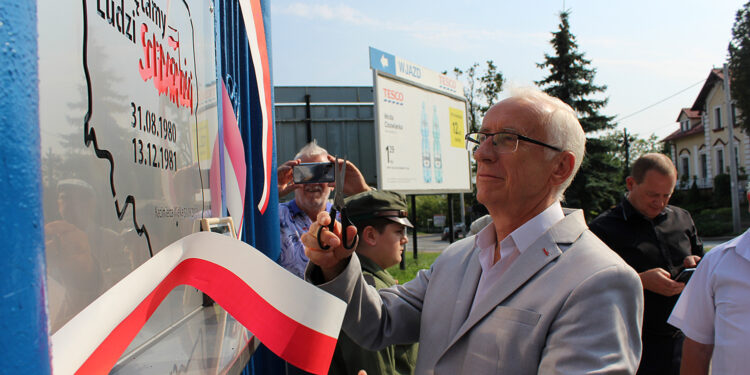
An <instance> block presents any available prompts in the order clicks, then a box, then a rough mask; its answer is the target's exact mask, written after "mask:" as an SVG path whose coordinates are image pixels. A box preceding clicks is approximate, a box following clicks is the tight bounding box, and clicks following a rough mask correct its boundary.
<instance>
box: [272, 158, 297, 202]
mask: <svg viewBox="0 0 750 375" xmlns="http://www.w3.org/2000/svg"><path fill="white" fill-rule="evenodd" d="M300 163H301V160H300V159H297V160H289V161H288V162H286V163H284V164H282V165H281V166H279V168H278V169H277V170H276V178H277V180H278V181H277V183H278V187H279V197H283V196H285V195H287V194H289V193H291V192H292V191H293V190H294V189H296V188H297V185H296V184H295V183H294V174H293V170H294V166H296V165H299V164H300Z"/></svg>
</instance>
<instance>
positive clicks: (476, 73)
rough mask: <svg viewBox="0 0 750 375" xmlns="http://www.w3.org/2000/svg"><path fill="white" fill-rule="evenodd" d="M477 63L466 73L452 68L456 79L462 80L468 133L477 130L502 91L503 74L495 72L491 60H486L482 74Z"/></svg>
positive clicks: (495, 69) (495, 68)
mask: <svg viewBox="0 0 750 375" xmlns="http://www.w3.org/2000/svg"><path fill="white" fill-rule="evenodd" d="M479 67H480V65H479V63H474V64H472V65H471V66H470V67H469V68H467V69H466V71H463V70H461V69H459V68H453V74H454V75H455V76H456V79H459V80H461V79H462V78H463V79H464V81H465V82H464V97H466V102H467V112H468V113H467V114H466V121H467V122H468V123H469V131H470V132H474V131H477V130H479V127H480V126H481V124H482V118H483V117H484V114H485V113H487V111H488V110H489V109H490V107H492V105H493V104H495V103H497V101H498V98H499V94H500V91H502V90H503V83H504V82H505V79H504V78H503V73H501V72H500V71H498V70H497V66H496V65H495V63H494V62H493V61H492V60H487V67H486V68H485V70H484V71H483V72H482V71H480V70H479Z"/></svg>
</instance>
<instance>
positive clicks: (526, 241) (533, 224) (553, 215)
mask: <svg viewBox="0 0 750 375" xmlns="http://www.w3.org/2000/svg"><path fill="white" fill-rule="evenodd" d="M564 218H565V213H564V212H563V209H562V206H561V205H560V202H555V203H553V204H551V205H550V206H549V207H547V208H546V209H545V210H544V211H542V212H540V213H539V214H538V215H536V216H534V217H533V218H531V220H529V221H527V222H525V223H523V225H521V226H520V227H518V228H516V230H514V231H513V232H512V233H511V234H509V235H508V236H507V237H505V238H504V239H503V240H502V241H501V242H500V246H501V250H502V249H503V248H504V247H506V246H505V243H504V242H506V241H513V242H512V243H513V244H515V247H517V248H518V251H519V252H521V253H522V252H523V251H524V250H526V249H527V248H528V247H529V246H531V244H533V243H534V241H536V240H537V239H538V238H539V237H541V236H542V234H544V233H545V232H547V230H549V229H550V228H552V227H553V226H554V225H555V224H557V223H558V222H559V221H560V220H562V219H564ZM496 241H497V234H496V232H495V226H494V225H491V224H490V225H487V227H485V228H484V229H482V230H481V231H480V232H479V233H478V234H477V239H476V244H477V246H478V247H479V248H485V247H488V246H491V245H493V244H494V243H495V242H496ZM501 255H502V254H501Z"/></svg>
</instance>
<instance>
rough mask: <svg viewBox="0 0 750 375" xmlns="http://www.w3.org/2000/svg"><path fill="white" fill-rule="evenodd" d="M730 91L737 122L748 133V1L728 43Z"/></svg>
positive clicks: (749, 35) (749, 111) (738, 17)
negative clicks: (735, 109)
mask: <svg viewBox="0 0 750 375" xmlns="http://www.w3.org/2000/svg"><path fill="white" fill-rule="evenodd" d="M729 71H730V73H729V75H730V77H731V79H730V83H731V84H730V91H731V93H732V98H733V99H734V100H735V108H737V109H738V111H737V121H739V123H740V125H742V128H743V129H745V131H746V132H750V1H748V2H747V3H745V5H743V6H742V8H740V10H738V11H737V15H736V16H735V19H734V25H733V26H732V40H731V41H730V42H729Z"/></svg>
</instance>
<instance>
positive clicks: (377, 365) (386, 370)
mask: <svg viewBox="0 0 750 375" xmlns="http://www.w3.org/2000/svg"><path fill="white" fill-rule="evenodd" d="M359 259H360V262H361V263H362V274H363V275H364V278H365V281H366V282H367V283H368V284H369V285H371V286H374V287H375V289H382V288H387V287H390V286H393V285H396V280H394V279H393V277H392V276H391V275H390V274H389V273H388V272H387V271H386V270H384V269H382V268H380V266H378V265H377V264H375V262H373V261H371V260H370V259H368V258H366V257H364V256H362V255H360V256H359ZM417 345H418V344H408V345H391V346H388V347H386V348H385V349H383V350H381V351H377V352H373V351H370V350H367V349H365V348H363V347H361V346H359V345H357V344H356V343H355V342H354V341H352V339H351V338H349V336H347V335H346V334H345V333H344V331H341V332H340V333H339V340H338V342H337V343H336V350H335V352H334V353H333V359H332V360H331V368H330V370H329V371H328V374H329V375H355V374H357V372H358V371H359V370H365V371H367V375H379V374H384V375H386V374H387V375H390V374H402V375H411V374H414V367H415V366H416V364H417Z"/></svg>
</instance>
